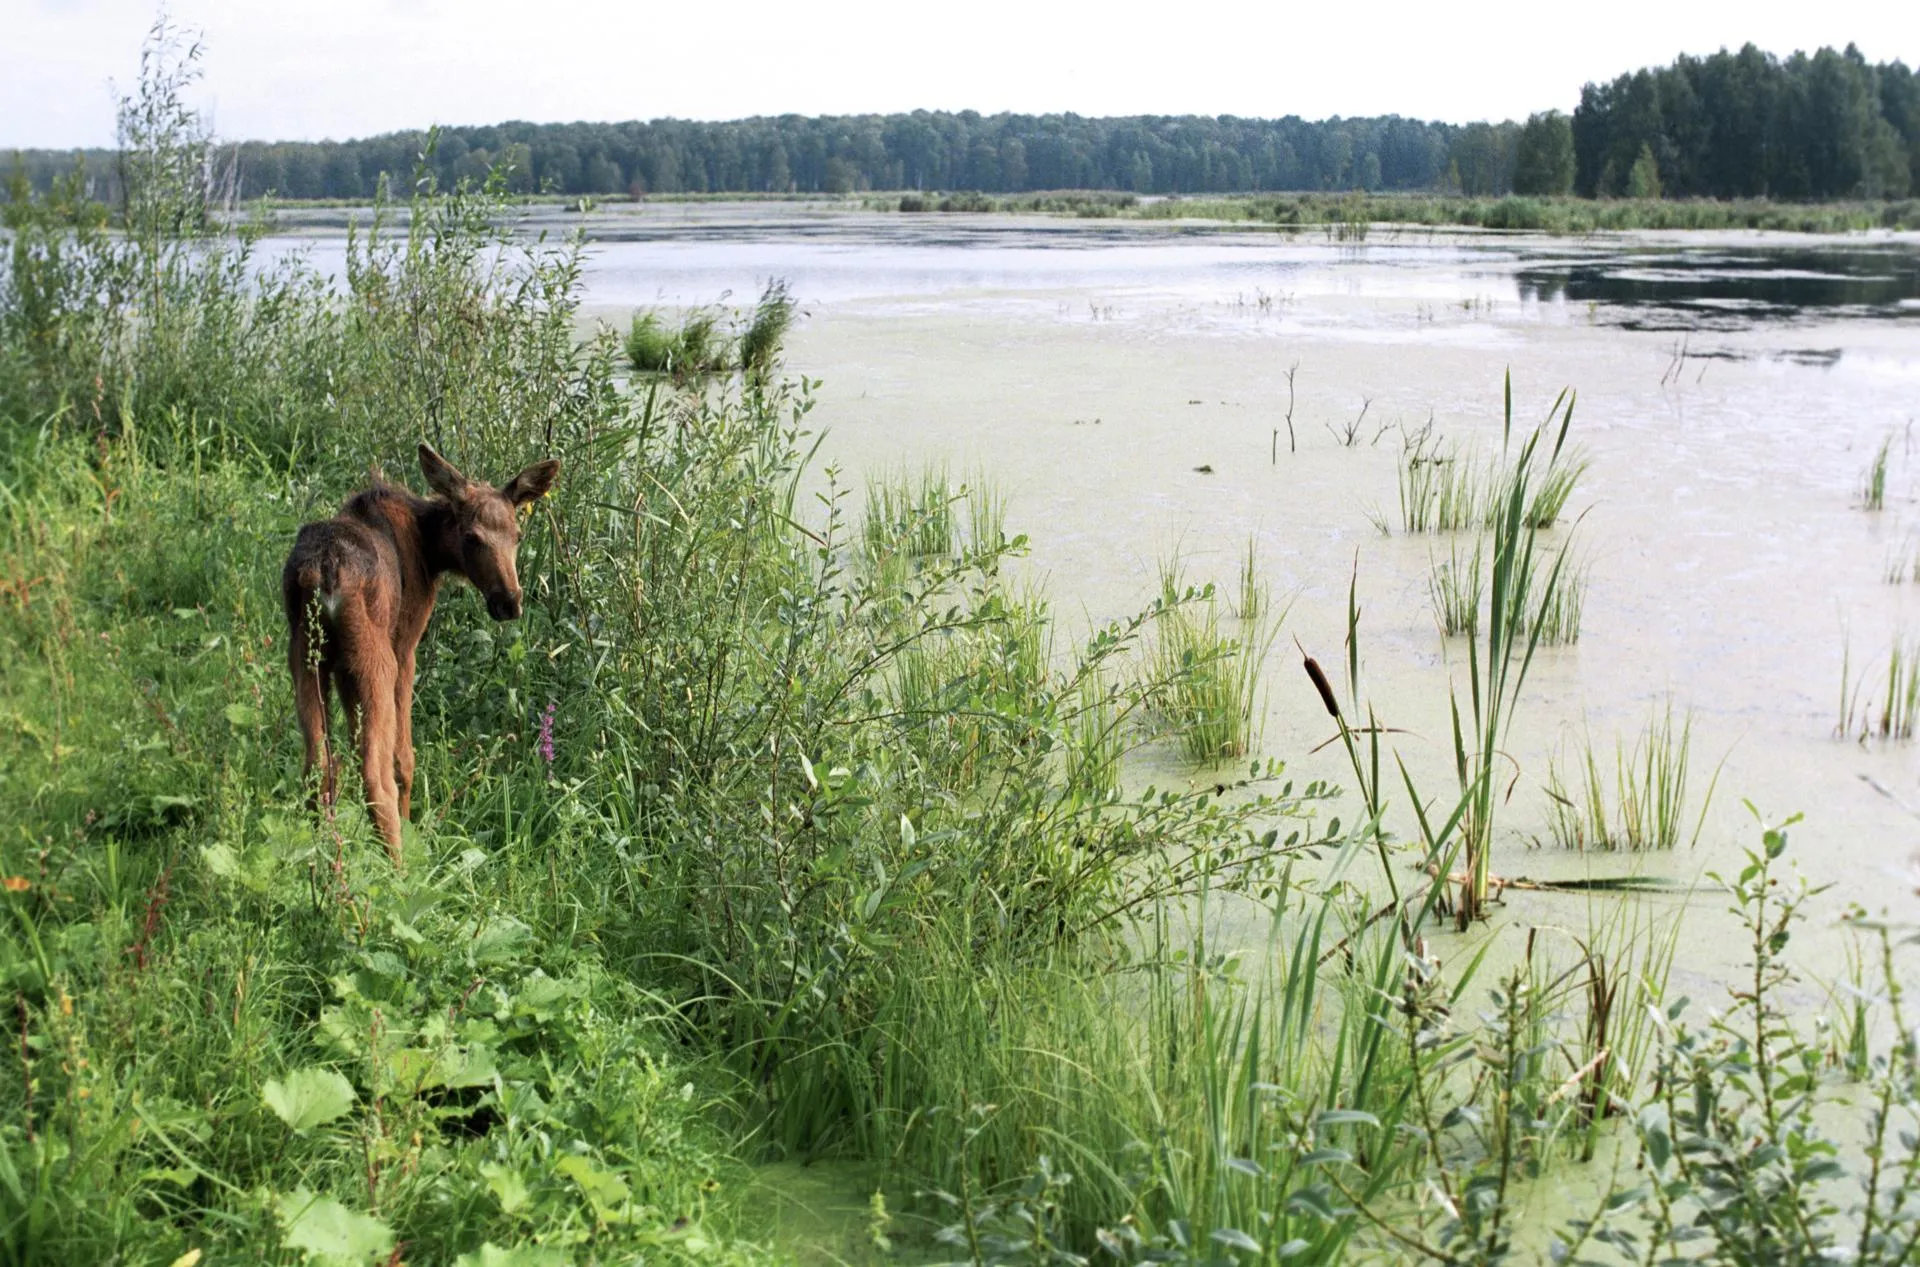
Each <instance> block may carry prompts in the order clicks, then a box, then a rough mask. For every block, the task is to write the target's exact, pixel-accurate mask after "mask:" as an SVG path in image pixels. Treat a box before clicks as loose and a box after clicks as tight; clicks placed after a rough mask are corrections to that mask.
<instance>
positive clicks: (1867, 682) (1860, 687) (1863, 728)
mask: <svg viewBox="0 0 1920 1267" xmlns="http://www.w3.org/2000/svg"><path fill="white" fill-rule="evenodd" d="M1863 697H1864V698H1863ZM1916 724H1920V640H1915V639H1911V638H1908V637H1906V636H1904V635H1901V634H1895V635H1894V637H1893V640H1892V643H1891V644H1890V645H1889V647H1888V648H1887V660H1886V671H1885V673H1884V674H1881V673H1878V672H1877V671H1876V670H1873V669H1868V670H1867V671H1865V672H1862V673H1861V674H1860V675H1859V676H1858V677H1856V676H1854V672H1853V646H1852V641H1851V639H1849V640H1848V642H1847V644H1846V646H1845V649H1844V650H1843V652H1842V654H1841V659H1840V717H1839V721H1838V722H1837V723H1836V724H1835V726H1834V736H1835V738H1839V739H1852V738H1858V739H1859V740H1860V741H1861V742H1863V743H1864V742H1866V741H1867V740H1869V739H1882V740H1890V741H1905V740H1909V739H1912V738H1913V737H1914V728H1915V726H1916Z"/></svg>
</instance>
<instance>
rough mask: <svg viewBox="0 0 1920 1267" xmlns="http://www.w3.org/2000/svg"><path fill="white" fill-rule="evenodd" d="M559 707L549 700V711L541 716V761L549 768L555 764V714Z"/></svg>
mask: <svg viewBox="0 0 1920 1267" xmlns="http://www.w3.org/2000/svg"><path fill="white" fill-rule="evenodd" d="M558 707H559V706H558V705H557V704H555V703H554V702H553V701H552V700H548V701H547V711H546V712H544V713H542V714H540V759H541V760H542V761H544V762H546V763H547V764H548V765H549V766H551V765H552V764H553V714H554V710H555V709H556V708H558Z"/></svg>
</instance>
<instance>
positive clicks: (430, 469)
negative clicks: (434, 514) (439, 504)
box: [420, 444, 467, 501]
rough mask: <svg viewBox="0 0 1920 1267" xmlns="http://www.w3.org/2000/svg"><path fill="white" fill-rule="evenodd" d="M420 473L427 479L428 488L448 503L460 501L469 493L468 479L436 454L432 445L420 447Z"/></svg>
mask: <svg viewBox="0 0 1920 1267" xmlns="http://www.w3.org/2000/svg"><path fill="white" fill-rule="evenodd" d="M420 473H421V474H422V475H424V476H426V477H427V486H428V487H429V488H431V489H432V490H433V491H434V492H436V493H438V494H440V495H441V496H442V497H444V498H446V499H447V500H448V501H458V500H460V497H461V495H462V494H464V493H465V492H466V491H467V477H466V476H464V475H462V474H461V473H460V472H459V470H457V469H456V468H455V467H454V465H453V463H451V462H449V461H447V460H446V459H445V458H443V457H441V456H440V455H439V454H438V453H435V452H434V451H433V446H431V445H427V444H423V445H421V446H420Z"/></svg>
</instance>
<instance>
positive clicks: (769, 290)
mask: <svg viewBox="0 0 1920 1267" xmlns="http://www.w3.org/2000/svg"><path fill="white" fill-rule="evenodd" d="M796 311H797V305H796V304H795V303H794V299H793V291H792V288H791V287H789V286H788V285H787V283H786V282H785V281H784V280H782V279H780V278H775V279H774V280H772V281H770V282H768V283H767V286H766V289H765V290H763V291H761V293H760V298H759V300H758V301H757V302H756V303H755V304H754V306H753V312H752V314H751V315H750V317H749V318H748V321H747V328H746V329H745V330H743V331H741V333H740V338H739V340H738V343H737V347H738V354H739V361H740V370H741V372H742V373H743V374H745V375H746V376H747V380H748V381H749V382H755V383H764V382H766V381H768V380H769V379H770V378H771V377H772V376H773V374H774V372H775V371H776V370H777V369H778V368H779V364H780V353H781V351H782V349H783V348H784V347H785V345H786V341H787V332H788V331H789V330H791V329H792V328H793V319H794V316H795V314H796Z"/></svg>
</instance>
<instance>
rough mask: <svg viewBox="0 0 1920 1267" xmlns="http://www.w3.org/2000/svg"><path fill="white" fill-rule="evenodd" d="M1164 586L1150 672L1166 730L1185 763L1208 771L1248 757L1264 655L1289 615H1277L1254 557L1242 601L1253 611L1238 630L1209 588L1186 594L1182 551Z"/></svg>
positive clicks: (1170, 558) (1171, 560)
mask: <svg viewBox="0 0 1920 1267" xmlns="http://www.w3.org/2000/svg"><path fill="white" fill-rule="evenodd" d="M1159 582H1160V593H1161V598H1160V601H1159V602H1158V603H1157V604H1156V615H1155V620H1154V624H1155V636H1154V640H1153V645H1152V651H1151V656H1150V673H1151V675H1152V677H1153V678H1154V680H1156V681H1158V682H1162V683H1164V684H1166V688H1167V691H1166V698H1165V700H1164V702H1163V704H1162V711H1163V714H1164V716H1165V720H1166V725H1167V728H1168V730H1169V731H1170V732H1171V733H1172V734H1173V735H1174V736H1175V738H1176V739H1177V740H1178V742H1179V744H1180V746H1181V749H1182V750H1183V751H1184V752H1185V753H1186V755H1187V756H1188V758H1189V759H1191V760H1193V761H1196V762H1198V763H1200V764H1203V765H1212V764H1216V763H1218V762H1220V761H1224V760H1228V759H1231V758H1235V757H1242V756H1245V755H1247V754H1248V753H1249V752H1251V751H1252V749H1253V745H1254V744H1255V742H1256V741H1257V739H1258V734H1257V730H1256V726H1255V722H1256V719H1257V717H1258V716H1259V715H1260V709H1259V705H1260V702H1261V694H1262V693H1261V690H1260V685H1261V680H1262V677H1263V674H1264V665H1265V662H1266V657H1267V653H1268V652H1269V651H1270V650H1271V649H1272V646H1273V641H1274V639H1275V638H1276V637H1278V635H1279V628H1280V625H1281V623H1282V622H1283V621H1284V620H1285V616H1286V613H1285V612H1284V610H1282V611H1277V612H1276V611H1275V610H1273V607H1272V600H1271V598H1270V596H1268V595H1267V594H1266V592H1265V591H1266V586H1265V582H1264V581H1263V580H1262V579H1261V578H1260V576H1259V573H1258V567H1257V561H1256V560H1254V559H1253V558H1251V557H1249V558H1248V559H1247V560H1246V561H1245V562H1244V563H1243V565H1242V575H1241V585H1242V589H1243V595H1242V602H1243V604H1248V605H1250V607H1251V612H1250V614H1245V615H1242V616H1240V617H1238V618H1237V620H1235V621H1234V623H1235V624H1236V625H1237V626H1238V627H1237V629H1232V630H1230V629H1229V628H1228V627H1227V620H1228V619H1233V618H1223V617H1222V615H1221V612H1220V607H1221V603H1220V600H1219V597H1218V595H1217V594H1216V592H1215V589H1214V587H1213V586H1212V585H1207V586H1205V587H1203V588H1201V589H1197V590H1192V589H1183V588H1182V565H1181V562H1180V558H1179V555H1178V552H1177V551H1175V552H1170V553H1169V554H1167V555H1165V556H1163V557H1162V558H1161V560H1160V563H1159ZM1169 598H1171V601H1169ZM1249 600H1251V601H1250V603H1249ZM1243 610H1245V608H1243Z"/></svg>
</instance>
